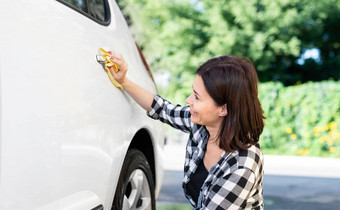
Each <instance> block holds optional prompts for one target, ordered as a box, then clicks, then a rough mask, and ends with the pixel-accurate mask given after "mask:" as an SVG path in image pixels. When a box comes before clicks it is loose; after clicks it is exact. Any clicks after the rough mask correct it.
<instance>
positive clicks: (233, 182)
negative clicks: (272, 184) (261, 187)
mask: <svg viewBox="0 0 340 210" xmlns="http://www.w3.org/2000/svg"><path fill="white" fill-rule="evenodd" d="M254 183H255V174H254V173H253V171H252V170H250V169H247V168H240V169H237V170H236V171H235V172H233V173H231V174H228V175H227V176H226V177H224V178H223V179H221V181H220V182H219V183H218V184H216V185H214V186H212V189H211V192H210V194H209V196H208V198H207V200H206V202H204V203H205V204H206V206H205V205H204V204H203V208H202V209H209V210H222V209H243V208H244V206H245V202H246V201H247V198H248V196H249V193H250V191H251V190H252V188H253V186H254Z"/></svg>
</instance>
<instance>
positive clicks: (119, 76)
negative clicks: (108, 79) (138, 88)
mask: <svg viewBox="0 0 340 210" xmlns="http://www.w3.org/2000/svg"><path fill="white" fill-rule="evenodd" d="M111 61H112V62H114V63H115V64H117V66H118V71H117V72H115V70H114V68H113V67H109V70H110V72H111V74H112V76H113V78H114V79H115V80H116V81H117V82H118V83H119V84H121V85H122V86H123V87H124V85H123V84H124V82H125V80H126V73H127V71H128V65H127V63H126V62H125V60H124V58H123V57H122V56H121V55H120V54H117V53H112V55H111Z"/></svg>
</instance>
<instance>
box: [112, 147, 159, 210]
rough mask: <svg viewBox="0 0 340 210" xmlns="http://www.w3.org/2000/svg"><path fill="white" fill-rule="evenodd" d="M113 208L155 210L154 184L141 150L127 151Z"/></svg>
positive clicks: (119, 209)
mask: <svg viewBox="0 0 340 210" xmlns="http://www.w3.org/2000/svg"><path fill="white" fill-rule="evenodd" d="M112 209H113V210H130V209H135V210H155V209H156V208H155V185H154V182H153V176H152V173H151V168H150V165H149V163H148V161H147V159H146V157H145V156H144V154H143V153H142V152H140V151H139V150H136V149H132V150H130V151H128V153H127V155H126V157H125V159H124V164H123V167H122V170H121V172H120V176H119V181H118V185H117V189H116V193H115V197H114V201H113V205H112Z"/></svg>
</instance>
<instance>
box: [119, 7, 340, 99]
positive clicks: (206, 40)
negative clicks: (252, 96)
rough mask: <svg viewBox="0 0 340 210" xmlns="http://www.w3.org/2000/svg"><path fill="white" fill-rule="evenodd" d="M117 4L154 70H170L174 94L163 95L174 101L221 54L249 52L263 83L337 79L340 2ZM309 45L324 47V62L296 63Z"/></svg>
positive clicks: (338, 73)
mask: <svg viewBox="0 0 340 210" xmlns="http://www.w3.org/2000/svg"><path fill="white" fill-rule="evenodd" d="M118 3H119V4H120V6H121V7H122V8H123V13H124V14H125V16H126V17H127V19H128V22H129V23H131V29H132V31H133V34H134V36H135V38H136V40H137V41H138V43H139V44H140V45H141V47H142V49H143V52H144V54H145V56H146V58H147V60H148V62H149V64H150V66H151V69H153V71H154V72H155V73H156V74H162V73H164V72H170V74H171V75H170V77H169V78H171V79H169V84H170V87H171V91H167V92H164V93H165V94H166V96H168V97H170V98H184V97H185V96H184V95H185V94H187V91H184V92H183V88H185V87H186V86H187V85H186V84H184V83H183V81H184V80H186V79H192V78H193V73H194V72H195V70H196V69H197V67H198V66H199V65H200V64H201V63H202V62H204V61H206V60H207V59H209V58H211V57H214V56H219V55H222V54H232V55H239V56H246V57H249V58H250V59H251V60H252V61H253V62H254V63H255V66H256V67H257V70H258V74H259V78H260V81H262V82H264V81H281V82H282V83H283V84H284V85H292V84H295V83H296V82H298V81H301V82H306V81H310V80H311V81H319V80H328V79H329V78H333V79H335V80H338V79H339V78H340V71H339V69H340V34H339V33H340V30H338V28H339V27H340V0H327V1H320V0H276V1H272V0H228V1H226V0H214V1H211V0H176V1H168V0H138V1H137V0H119V1H118ZM311 48H317V49H320V52H321V55H320V60H319V61H315V60H313V59H307V60H305V63H304V64H303V65H300V64H297V60H298V58H299V57H300V55H301V54H302V53H303V52H304V51H305V50H307V49H311ZM188 75H191V76H188ZM179 91H181V92H179ZM181 94H184V95H181ZM178 95H180V96H178Z"/></svg>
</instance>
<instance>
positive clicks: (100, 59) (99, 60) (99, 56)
mask: <svg viewBox="0 0 340 210" xmlns="http://www.w3.org/2000/svg"><path fill="white" fill-rule="evenodd" d="M96 59H97V62H98V63H100V64H105V59H104V58H103V56H101V55H96Z"/></svg>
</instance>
